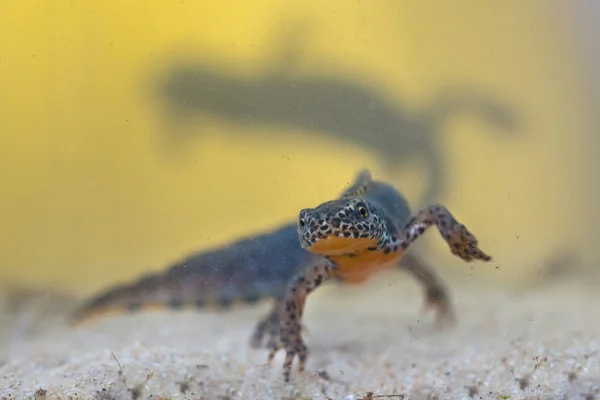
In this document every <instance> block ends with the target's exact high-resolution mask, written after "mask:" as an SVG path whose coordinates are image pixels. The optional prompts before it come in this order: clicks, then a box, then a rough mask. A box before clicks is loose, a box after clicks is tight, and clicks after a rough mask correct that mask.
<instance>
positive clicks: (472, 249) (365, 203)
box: [268, 173, 491, 382]
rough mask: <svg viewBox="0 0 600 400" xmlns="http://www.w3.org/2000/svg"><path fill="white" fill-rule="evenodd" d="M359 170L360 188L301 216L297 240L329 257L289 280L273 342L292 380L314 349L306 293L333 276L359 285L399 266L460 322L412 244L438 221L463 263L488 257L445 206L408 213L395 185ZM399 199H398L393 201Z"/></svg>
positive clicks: (271, 349) (287, 377)
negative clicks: (307, 340)
mask: <svg viewBox="0 0 600 400" xmlns="http://www.w3.org/2000/svg"><path fill="white" fill-rule="evenodd" d="M369 177H370V176H369V175H365V174H364V173H363V174H361V175H359V178H360V179H357V182H358V181H359V180H360V185H355V187H353V188H350V189H349V190H348V191H347V192H346V193H345V195H343V196H342V197H341V198H340V199H338V200H333V201H328V202H325V203H323V204H321V205H319V206H318V207H315V208H310V209H308V208H307V209H303V210H301V211H300V213H299V217H298V237H299V239H300V244H301V246H302V247H303V248H304V249H307V250H308V251H310V252H314V253H316V254H319V255H322V256H324V260H323V261H321V262H320V263H317V264H315V265H314V266H311V267H309V268H306V269H304V270H301V271H299V272H298V273H297V275H296V276H295V277H294V278H293V279H292V281H291V282H290V284H289V286H288V288H287V291H286V295H285V307H284V309H283V314H282V323H281V326H280V332H279V335H276V336H275V337H271V339H270V340H269V343H268V347H269V356H268V361H269V363H270V362H271V361H272V359H273V357H274V356H275V354H276V352H277V351H278V350H282V349H283V350H285V352H286V358H285V362H284V365H283V376H284V380H285V381H286V382H289V380H290V375H291V369H292V363H293V360H294V358H295V357H296V356H297V357H298V359H299V371H300V372H302V371H303V370H304V367H305V363H306V359H307V355H308V350H307V348H306V345H305V344H304V340H303V338H302V334H301V324H302V313H303V310H304V305H305V302H306V297H307V296H308V294H309V293H310V292H312V291H313V290H314V289H315V288H316V287H318V286H319V285H321V284H322V283H323V282H325V281H326V280H328V279H330V278H332V277H333V276H336V277H339V278H341V279H342V280H349V281H353V282H361V281H363V280H364V279H366V277H367V276H368V275H369V274H370V273H373V272H375V271H377V270H380V269H383V268H385V267H388V266H390V265H394V264H400V265H402V268H403V269H404V270H406V271H408V272H410V273H412V274H413V276H414V277H416V278H417V279H418V280H419V282H420V283H421V284H422V285H423V287H424V288H425V290H426V298H427V302H428V303H430V304H432V303H438V304H440V305H441V307H442V308H441V314H442V315H444V316H445V317H446V318H447V319H448V320H449V321H451V322H454V313H453V311H452V309H451V308H450V306H449V301H448V295H447V292H446V290H445V288H444V285H443V283H442V282H440V281H439V279H438V278H437V277H436V275H435V273H434V272H433V269H431V268H430V267H428V266H427V265H426V264H425V263H423V262H421V261H420V260H419V258H417V257H415V256H413V255H409V257H408V258H407V259H405V260H404V262H402V259H403V257H404V255H405V252H407V250H408V248H409V246H410V245H411V243H413V242H414V241H416V240H417V239H418V238H419V237H420V236H421V235H422V234H424V233H425V231H426V230H427V229H428V228H429V227H431V226H434V225H435V226H436V227H437V228H438V231H439V232H440V234H441V235H442V238H443V239H444V240H445V241H446V243H447V244H448V246H449V247H450V251H451V252H452V254H454V255H456V256H458V257H460V258H461V259H463V260H464V261H467V262H469V261H473V260H481V261H490V260H491V257H490V256H489V255H487V254H485V253H484V252H483V251H482V250H480V249H479V248H478V247H477V244H478V242H477V239H476V238H475V236H474V235H473V234H471V232H469V231H468V229H467V228H466V227H465V226H464V225H462V224H460V223H459V222H458V221H457V220H456V219H455V218H454V216H453V215H452V214H451V213H450V211H448V210H447V209H446V207H444V206H442V205H432V206H429V207H426V208H424V209H423V210H421V211H419V212H418V213H416V215H414V216H413V217H412V218H409V212H408V206H407V205H406V202H405V200H404V198H403V197H402V196H401V195H400V194H399V193H398V192H396V191H395V190H394V189H393V188H392V187H391V186H389V185H387V184H384V183H381V182H374V181H370V180H369ZM394 200H395V201H396V202H397V203H398V204H394Z"/></svg>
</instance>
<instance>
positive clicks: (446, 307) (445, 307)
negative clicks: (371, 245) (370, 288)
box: [399, 253, 456, 329]
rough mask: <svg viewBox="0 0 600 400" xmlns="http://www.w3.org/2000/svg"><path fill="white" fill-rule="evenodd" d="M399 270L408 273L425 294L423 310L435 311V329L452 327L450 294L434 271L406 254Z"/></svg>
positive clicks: (420, 260)
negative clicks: (431, 309)
mask: <svg viewBox="0 0 600 400" xmlns="http://www.w3.org/2000/svg"><path fill="white" fill-rule="evenodd" d="M399 267H400V269H401V270H403V271H406V272H408V273H410V274H411V275H412V276H413V277H414V278H415V279H416V280H417V281H418V282H419V284H420V285H421V287H422V289H423V291H424V292H425V304H424V306H423V308H424V310H425V311H426V310H428V309H430V308H433V309H435V311H436V319H435V325H436V327H437V328H438V329H439V328H442V327H445V326H448V327H450V326H454V325H455V324H456V314H455V312H454V307H453V306H452V303H451V300H450V293H449V290H448V288H447V286H446V284H445V283H444V282H443V281H442V279H441V278H440V277H439V276H438V275H437V274H436V272H435V270H434V269H433V268H432V267H431V266H430V265H428V264H427V263H426V262H425V261H423V260H422V259H421V258H420V257H417V256H416V255H413V254H410V253H408V254H406V255H405V256H404V257H403V258H402V260H401V261H400V265H399Z"/></svg>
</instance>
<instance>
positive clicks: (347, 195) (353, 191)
mask: <svg viewBox="0 0 600 400" xmlns="http://www.w3.org/2000/svg"><path fill="white" fill-rule="evenodd" d="M372 180H373V179H372V178H371V172H370V171H369V170H368V169H366V168H365V169H362V170H360V171H359V172H358V174H356V178H355V179H354V183H353V184H352V185H351V186H350V187H349V188H347V189H346V190H345V191H344V193H342V195H341V196H340V198H341V199H344V200H347V199H354V198H357V197H361V196H363V195H364V194H365V193H367V192H368V190H369V186H370V184H371V182H372Z"/></svg>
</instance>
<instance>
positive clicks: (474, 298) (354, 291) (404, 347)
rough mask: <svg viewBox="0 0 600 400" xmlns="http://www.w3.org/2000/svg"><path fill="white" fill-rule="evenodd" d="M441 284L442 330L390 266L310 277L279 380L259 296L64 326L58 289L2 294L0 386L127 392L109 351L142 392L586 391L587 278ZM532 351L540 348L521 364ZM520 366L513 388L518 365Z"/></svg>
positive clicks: (597, 354) (599, 370)
mask: <svg viewBox="0 0 600 400" xmlns="http://www.w3.org/2000/svg"><path fill="white" fill-rule="evenodd" d="M390 277H391V278H390ZM450 285H451V287H452V288H453V290H452V294H453V297H454V299H455V304H456V309H457V313H458V317H459V324H458V326H457V327H456V328H455V329H454V330H451V331H444V332H442V333H435V332H434V331H432V323H431V322H432V320H431V315H427V316H425V315H423V314H421V313H420V310H421V308H420V307H421V304H422V297H421V293H420V291H419V289H418V288H417V286H416V285H415V284H414V283H413V282H412V281H410V280H406V279H404V278H400V274H398V275H394V274H391V275H390V274H382V275H381V276H379V277H376V279H374V280H372V281H371V282H370V283H369V284H368V285H366V286H362V287H359V288H341V287H326V288H323V289H321V290H319V291H317V292H316V293H315V294H314V295H313V296H311V297H310V299H309V303H308V307H307V310H306V324H307V325H308V329H309V332H308V333H307V334H306V336H305V338H306V342H307V344H308V346H309V349H310V351H311V353H310V356H309V360H308V371H307V372H306V373H305V374H304V375H302V376H299V375H298V374H296V373H295V370H294V374H293V375H292V382H291V383H290V384H288V385H285V384H284V383H283V381H282V379H281V364H282V360H283V354H279V355H278V357H277V358H276V359H275V362H274V365H272V366H270V367H269V366H266V365H264V364H265V360H266V352H265V351H258V350H252V349H250V348H249V346H248V345H247V344H248V338H249V336H250V333H251V331H252V328H254V324H255V323H256V321H257V320H258V318H259V317H260V316H262V315H263V314H264V313H265V312H266V311H267V309H268V306H267V304H261V305H259V306H255V307H249V306H247V307H239V308H238V309H236V310H233V311H232V312H229V313H223V314H220V313H216V312H213V311H205V312H195V311H183V312H150V313H145V314H140V315H135V316H132V315H126V316H118V317H116V316H115V317H110V318H108V317H107V318H105V319H101V320H94V321H91V322H90V323H88V324H86V325H84V326H82V327H80V328H78V329H76V330H72V329H70V328H68V327H66V326H64V325H60V324H59V323H58V322H57V321H60V318H62V317H63V315H61V313H60V312H57V310H61V309H63V308H64V304H63V303H60V302H59V301H58V300H57V301H55V302H54V303H53V302H52V301H50V300H49V299H42V300H41V301H40V300H38V301H37V302H33V303H30V306H29V308H28V309H27V310H25V311H24V310H23V309H22V308H21V311H20V312H19V313H17V314H15V313H14V310H13V309H12V308H10V307H9V306H8V305H7V303H6V302H5V303H4V312H3V313H2V316H3V319H2V335H3V336H2V340H3V342H2V348H1V349H0V351H1V352H0V363H3V364H4V365H3V366H2V367H0V399H4V398H7V399H24V398H31V399H33V398H34V392H35V391H36V390H37V389H39V388H42V389H44V390H46V391H47V394H46V395H47V397H46V398H61V399H70V398H72V399H106V400H108V399H131V398H132V394H135V393H131V392H128V391H127V390H126V388H125V385H124V384H123V382H122V378H121V377H120V376H119V374H118V371H119V367H118V365H117V363H116V362H115V360H114V359H113V357H112V356H111V352H112V353H114V354H115V355H116V357H117V358H118V360H119V362H120V364H121V366H122V368H123V373H124V376H125V378H126V380H127V385H128V386H129V387H134V386H136V385H138V384H140V383H144V381H145V378H146V376H147V374H148V373H150V372H152V373H153V375H152V376H151V377H150V379H149V380H148V381H147V382H146V384H145V385H142V386H141V396H140V399H142V398H143V399H160V398H163V399H306V398H310V399H327V398H331V399H336V400H337V399H346V398H348V399H361V398H365V396H366V394H367V392H373V393H374V396H373V398H378V397H377V395H391V394H404V395H405V399H428V398H437V399H463V398H465V399H466V398H469V390H470V389H469V387H472V388H471V390H472V391H473V390H474V389H473V388H477V394H474V393H472V394H474V398H476V399H498V398H506V397H502V396H511V397H510V398H511V399H580V398H581V399H583V398H585V397H584V396H585V395H586V394H589V393H593V392H594V390H595V388H597V387H600V361H599V360H600V313H599V311H600V294H594V290H593V289H592V288H589V287H586V286H583V285H579V286H578V285H576V284H572V283H571V284H563V285H560V286H557V285H554V286H552V287H543V288H538V289H537V290H535V291H530V292H521V293H512V294H510V293H508V292H505V293H502V292H500V291H492V290H490V289H489V288H481V287H480V288H477V287H476V285H475V284H474V282H464V283H463V284H459V283H458V282H455V281H450ZM596 292H597V291H596ZM535 357H540V358H543V357H546V359H547V361H546V362H543V363H541V365H540V366H539V368H538V369H537V370H536V371H535V372H533V373H531V372H532V371H533V368H534V365H535V363H536V361H535ZM511 369H512V370H514V372H511ZM319 371H326V372H327V374H328V375H329V377H328V378H327V379H324V378H323V377H322V376H319V375H318V374H317V372H319ZM570 373H572V374H573V375H572V376H569V374H570ZM527 374H531V377H530V379H529V385H528V386H527V387H526V388H525V389H523V390H522V389H520V387H519V382H518V379H517V378H521V377H524V376H526V375H527ZM181 382H186V384H182V383H181ZM180 389H184V392H185V393H181V390H180ZM37 398H43V396H38V397H37ZM379 398H386V399H399V398H400V397H379ZM590 398H591V397H590ZM598 398H600V391H599V392H598Z"/></svg>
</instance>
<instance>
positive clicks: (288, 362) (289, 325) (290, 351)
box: [267, 260, 336, 382]
mask: <svg viewBox="0 0 600 400" xmlns="http://www.w3.org/2000/svg"><path fill="white" fill-rule="evenodd" d="M335 269H336V266H335V264H333V263H332V262H331V261H328V260H323V261H321V262H319V263H317V264H315V265H314V266H311V267H309V268H307V269H305V270H304V271H301V272H300V273H298V274H297V275H296V276H295V277H294V278H293V279H292V281H291V282H290V285H289V286H288V289H287V292H286V296H285V303H284V308H283V311H282V314H281V326H280V334H279V335H274V336H272V337H271V339H270V341H269V344H268V346H267V347H268V348H269V358H268V363H269V364H271V362H272V361H273V358H274V357H275V353H276V352H277V351H279V350H281V349H284V350H285V352H286V357H285V362H284V363H283V377H284V380H285V382H289V381H290V374H291V371H292V364H293V362H294V358H295V357H296V356H298V362H299V364H298V372H299V373H302V372H303V371H304V366H305V364H306V358H307V356H308V350H307V348H306V344H304V340H303V339H302V314H303V312H304V305H305V304H306V297H307V296H308V294H309V293H310V292H312V291H313V290H315V289H316V288H317V287H318V286H319V285H321V284H322V283H323V282H325V281H326V280H328V279H329V278H331V277H332V276H333V273H334V271H335Z"/></svg>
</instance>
